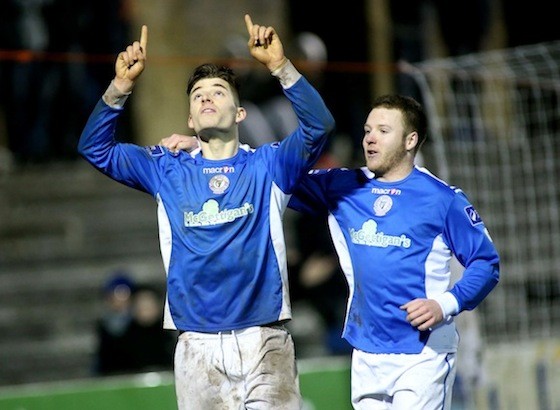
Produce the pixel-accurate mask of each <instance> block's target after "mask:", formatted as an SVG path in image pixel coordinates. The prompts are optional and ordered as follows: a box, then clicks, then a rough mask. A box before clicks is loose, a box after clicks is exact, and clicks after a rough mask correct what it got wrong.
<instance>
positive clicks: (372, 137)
mask: <svg viewBox="0 0 560 410" xmlns="http://www.w3.org/2000/svg"><path fill="white" fill-rule="evenodd" d="M375 141H376V138H375V135H374V133H373V132H369V133H366V134H365V135H364V142H366V143H368V144H373V143H375Z"/></svg>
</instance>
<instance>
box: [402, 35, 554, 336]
mask: <svg viewBox="0 0 560 410" xmlns="http://www.w3.org/2000/svg"><path fill="white" fill-rule="evenodd" d="M559 65H560V41H558V42H549V43H542V44H536V45H530V46H522V47H516V48H510V49H505V50H498V51H490V52H483V53H476V54H470V55H466V56H461V57H453V58H444V59H435V60H429V61H424V62H422V63H418V64H414V65H409V66H407V67H404V68H403V71H405V72H406V73H407V74H409V75H411V76H412V77H413V78H414V79H415V80H416V82H417V84H418V85H419V87H420V90H421V96H422V97H421V98H422V100H423V101H422V102H423V104H424V106H425V108H426V110H427V113H428V116H429V120H430V134H429V136H428V142H427V143H426V144H425V145H424V147H423V149H422V153H423V158H424V162H425V163H426V164H427V165H428V167H429V168H430V169H431V170H433V171H434V172H435V173H436V174H437V175H438V176H439V177H441V178H442V179H445V180H446V181H447V182H449V183H450V184H452V185H455V186H458V187H460V188H462V189H463V190H464V191H465V192H466V194H467V195H468V197H469V199H470V200H471V202H472V203H473V204H474V205H475V207H476V208H477V210H478V211H479V212H480V214H481V215H482V218H483V220H484V222H485V224H486V226H487V227H488V229H489V231H490V234H491V236H492V239H493V241H494V243H495V245H496V247H497V248H498V251H499V253H500V257H501V280H500V284H499V285H498V286H497V287H496V289H495V290H494V292H493V293H492V294H491V295H490V297H489V298H488V299H487V300H486V301H484V302H483V304H482V305H481V306H480V307H479V309H478V312H480V313H479V316H480V324H481V326H482V334H483V335H484V337H485V339H486V340H487V341H488V342H497V343H498V342H512V341H513V342H515V341H516V340H517V341H528V340H534V339H538V338H546V337H551V336H555V337H558V336H560V181H559V179H560V67H559Z"/></svg>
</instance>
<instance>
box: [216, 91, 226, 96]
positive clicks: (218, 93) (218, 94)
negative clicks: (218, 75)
mask: <svg viewBox="0 0 560 410" xmlns="http://www.w3.org/2000/svg"><path fill="white" fill-rule="evenodd" d="M214 95H216V96H218V97H222V96H224V92H223V91H222V90H217V91H216V92H215V93H214Z"/></svg>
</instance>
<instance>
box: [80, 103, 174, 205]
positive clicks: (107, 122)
mask: <svg viewBox="0 0 560 410" xmlns="http://www.w3.org/2000/svg"><path fill="white" fill-rule="evenodd" d="M121 112H122V109H118V108H112V107H109V106H108V105H107V104H105V102H104V101H103V100H102V99H100V100H99V102H98V103H97V105H96V106H95V108H94V110H93V112H92V113H91V115H90V117H89V119H88V121H87V123H86V126H85V127H84V130H83V131H82V135H81V136H80V141H79V143H78V152H79V153H80V155H81V156H82V157H84V158H85V159H86V160H87V161H88V162H89V163H91V164H92V165H93V166H94V167H95V168H97V169H98V170H99V171H101V172H102V173H104V174H105V175H107V176H109V177H111V178H113V179H114V180H116V181H118V182H120V183H123V184H125V185H128V186H130V187H132V188H135V189H138V190H141V191H145V192H148V193H150V194H152V195H155V193H156V192H157V189H158V187H159V183H160V177H159V173H158V169H157V162H156V161H155V159H156V158H158V157H160V156H163V155H165V152H164V151H163V149H162V147H159V146H153V147H140V146H138V145H134V144H125V143H118V142H117V141H115V138H114V136H115V128H116V124H117V119H118V117H119V115H120V113H121Z"/></svg>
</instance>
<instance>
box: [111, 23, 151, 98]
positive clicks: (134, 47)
mask: <svg viewBox="0 0 560 410" xmlns="http://www.w3.org/2000/svg"><path fill="white" fill-rule="evenodd" d="M147 46H148V27H147V26H145V25H144V26H142V33H141V34H140V41H135V42H134V43H132V44H131V45H129V46H128V47H127V48H126V50H125V51H122V52H120V53H119V55H118V57H117V61H116V63H115V79H114V84H115V86H116V87H117V88H118V89H119V90H120V91H121V92H123V93H128V92H130V91H131V90H132V88H133V87H134V84H135V83H136V80H137V79H138V77H140V74H142V71H144V66H145V63H146V51H147Z"/></svg>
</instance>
